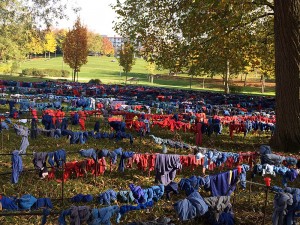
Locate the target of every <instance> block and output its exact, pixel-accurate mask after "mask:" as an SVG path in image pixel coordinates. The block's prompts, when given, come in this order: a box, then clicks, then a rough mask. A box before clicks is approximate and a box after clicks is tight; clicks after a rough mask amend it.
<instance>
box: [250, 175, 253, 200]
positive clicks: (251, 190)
mask: <svg viewBox="0 0 300 225" xmlns="http://www.w3.org/2000/svg"><path fill="white" fill-rule="evenodd" d="M252 180H253V179H252V178H251V182H252ZM251 191H252V183H250V185H249V204H251Z"/></svg>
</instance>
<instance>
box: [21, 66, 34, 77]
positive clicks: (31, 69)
mask: <svg viewBox="0 0 300 225" xmlns="http://www.w3.org/2000/svg"><path fill="white" fill-rule="evenodd" d="M33 70H34V68H27V69H23V70H22V74H23V75H24V76H32V72H33Z"/></svg>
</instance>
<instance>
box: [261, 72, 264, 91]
mask: <svg viewBox="0 0 300 225" xmlns="http://www.w3.org/2000/svg"><path fill="white" fill-rule="evenodd" d="M260 81H261V93H265V75H264V74H262V75H261V79H260Z"/></svg>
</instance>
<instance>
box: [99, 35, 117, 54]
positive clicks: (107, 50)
mask: <svg viewBox="0 0 300 225" xmlns="http://www.w3.org/2000/svg"><path fill="white" fill-rule="evenodd" d="M102 42H103V44H102V50H101V52H102V54H103V55H114V54H115V50H114V46H113V44H112V43H111V41H110V40H109V39H108V38H107V37H103V40H102Z"/></svg>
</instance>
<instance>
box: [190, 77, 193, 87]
mask: <svg viewBox="0 0 300 225" xmlns="http://www.w3.org/2000/svg"><path fill="white" fill-rule="evenodd" d="M192 79H193V75H191V76H190V89H192Z"/></svg>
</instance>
